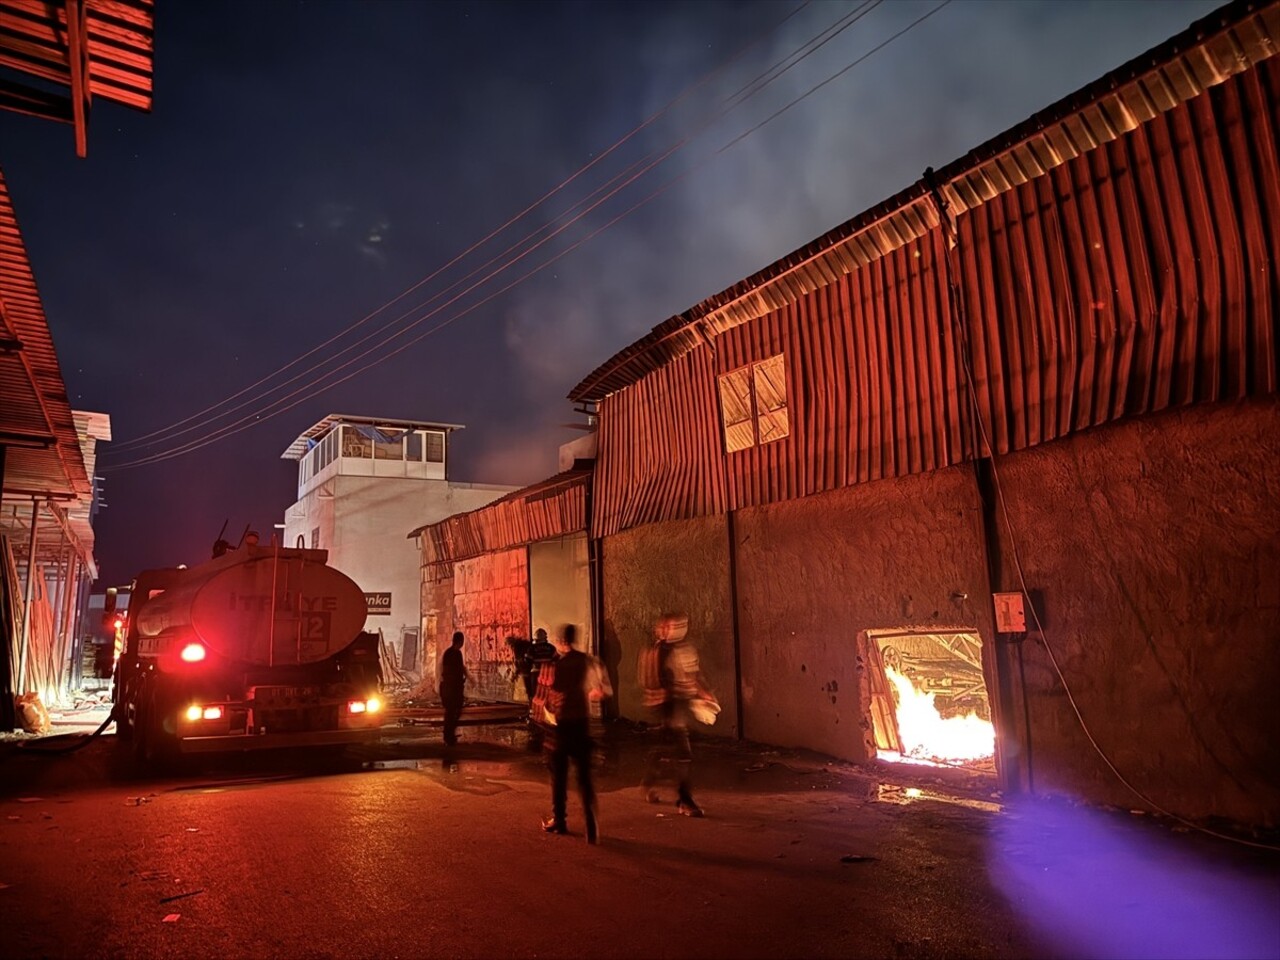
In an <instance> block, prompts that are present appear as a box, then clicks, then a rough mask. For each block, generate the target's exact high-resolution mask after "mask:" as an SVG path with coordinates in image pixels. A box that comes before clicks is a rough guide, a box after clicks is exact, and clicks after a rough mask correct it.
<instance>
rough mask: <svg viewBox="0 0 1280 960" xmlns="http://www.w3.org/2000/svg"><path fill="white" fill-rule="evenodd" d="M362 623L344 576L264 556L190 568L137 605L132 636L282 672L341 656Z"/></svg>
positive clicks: (294, 559)
mask: <svg viewBox="0 0 1280 960" xmlns="http://www.w3.org/2000/svg"><path fill="white" fill-rule="evenodd" d="M307 553H311V551H307ZM228 561H230V562H228ZM273 585H274V590H273ZM273 595H274V602H273ZM367 615H368V607H367V606H366V604H365V598H364V592H363V591H362V590H361V589H360V587H359V586H358V585H357V584H356V582H355V581H354V580H352V579H351V578H350V577H348V576H347V575H346V574H344V573H342V572H341V571H339V570H335V569H334V568H333V567H330V566H327V565H326V564H323V563H320V562H317V561H316V560H315V559H311V558H308V557H307V556H305V555H304V554H303V553H302V552H300V551H288V550H282V551H280V552H279V554H278V555H276V554H274V553H273V551H271V550H267V549H263V550H253V551H251V552H250V553H249V554H248V555H246V556H245V557H243V558H234V559H232V557H231V556H228V557H224V558H221V561H212V562H211V563H208V564H204V565H201V566H200V567H194V568H192V569H191V570H189V571H188V572H187V575H186V576H185V577H183V579H182V581H181V582H180V583H177V584H175V585H173V586H172V587H170V588H169V589H167V590H165V591H164V592H163V593H161V594H159V595H157V596H155V597H153V598H151V599H149V600H147V601H146V602H145V603H144V604H143V605H141V609H140V610H139V612H138V616H137V618H136V621H135V628H136V630H137V631H138V633H139V634H141V635H142V636H144V637H156V636H159V635H160V634H161V633H163V632H165V631H174V632H182V633H191V634H193V635H194V636H195V637H197V638H199V639H200V640H201V641H202V642H203V643H204V644H205V645H206V646H207V647H208V648H209V649H210V650H211V651H213V652H214V653H216V654H218V655H220V656H223V657H226V658H228V659H230V660H236V661H242V662H246V663H252V664H276V665H283V664H288V663H311V662H314V661H316V660H323V659H324V658H326V657H329V656H332V655H333V654H335V653H337V652H338V651H340V650H342V649H344V648H345V647H347V646H348V645H349V644H350V643H351V642H352V641H353V640H354V639H355V638H356V637H357V636H358V635H359V633H360V631H361V630H362V629H364V623H365V618H366V616H367Z"/></svg>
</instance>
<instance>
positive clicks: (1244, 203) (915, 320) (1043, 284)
mask: <svg viewBox="0 0 1280 960" xmlns="http://www.w3.org/2000/svg"><path fill="white" fill-rule="evenodd" d="M1215 16H1216V15H1215ZM1222 17H1223V20H1222V23H1221V24H1218V23H1217V22H1216V20H1215V21H1214V22H1213V23H1210V22H1209V21H1206V24H1208V25H1209V26H1210V27H1211V28H1212V30H1211V31H1210V33H1211V35H1210V36H1208V37H1207V38H1206V37H1202V36H1201V35H1200V34H1198V33H1194V34H1193V32H1189V33H1188V34H1187V35H1186V36H1185V37H1182V38H1174V40H1171V41H1169V43H1168V44H1166V45H1164V46H1162V47H1161V48H1158V52H1159V53H1160V56H1159V57H1156V58H1155V61H1154V66H1153V62H1152V61H1151V60H1148V59H1146V58H1139V61H1135V62H1134V63H1133V64H1131V65H1130V66H1128V67H1126V68H1125V69H1124V71H1123V72H1122V75H1120V74H1118V75H1117V77H1118V78H1119V79H1117V81H1116V83H1119V84H1120V85H1119V86H1117V85H1116V84H1115V83H1111V81H1110V80H1108V79H1107V78H1104V81H1106V82H1104V81H1099V82H1098V83H1096V84H1093V85H1091V86H1090V87H1089V88H1086V90H1085V91H1082V95H1081V96H1076V97H1072V98H1069V99H1068V101H1064V102H1063V104H1060V105H1058V106H1056V107H1054V108H1052V109H1051V110H1050V111H1047V112H1045V114H1044V115H1043V116H1041V115H1037V117H1034V118H1032V120H1031V121H1028V122H1027V123H1026V124H1023V125H1021V126H1020V127H1018V128H1015V129H1014V130H1013V131H1011V132H1010V133H1009V134H1008V135H1006V136H1004V137H1001V138H997V140H995V141H991V142H990V143H989V144H988V145H986V146H984V147H983V148H980V150H979V151H978V152H976V153H975V154H973V155H970V157H967V158H964V159H962V160H960V161H957V162H956V163H955V164H952V165H951V166H950V167H948V168H946V169H944V170H943V171H941V173H940V174H939V175H938V176H937V178H936V182H937V183H938V191H939V194H940V195H941V197H943V198H944V200H945V202H946V205H947V208H948V214H949V215H952V216H956V217H957V218H958V219H957V221H956V230H957V232H956V234H955V242H956V246H955V248H954V249H952V250H950V251H949V252H947V251H946V246H945V243H946V241H945V240H944V237H945V236H947V235H948V234H947V233H945V232H944V231H945V230H946V229H947V228H946V227H944V225H943V224H942V223H941V221H940V220H939V218H938V211H937V209H936V207H935V206H934V204H933V199H932V197H931V196H930V193H929V190H928V187H929V184H930V183H932V182H933V181H932V180H929V178H926V181H927V182H926V181H922V182H921V183H920V184H917V185H915V186H914V187H913V188H911V189H910V190H907V191H904V192H903V193H902V194H900V195H899V196H898V197H896V198H894V199H892V200H890V201H888V202H887V203H886V204H884V205H881V207H878V208H876V209H874V210H872V211H868V212H867V213H866V214H864V215H862V216H860V217H858V218H855V220H853V221H850V222H849V223H848V224H846V225H845V226H844V227H841V228H839V229H838V230H837V231H834V232H833V233H831V234H828V235H827V236H826V237H823V238H820V239H819V240H818V241H815V242H814V243H813V244H810V245H809V246H807V247H805V248H803V249H802V250H800V251H797V252H796V253H794V254H792V255H791V256H789V257H787V258H784V259H783V260H782V261H779V262H778V263H777V264H775V265H774V266H773V267H770V268H768V269H767V270H766V271H763V272H762V273H760V274H758V275H756V276H755V277H752V278H748V279H747V280H744V281H743V282H742V283H740V284H737V285H735V286H734V287H733V288H731V289H730V290H728V291H725V292H724V293H722V294H720V295H718V296H717V297H713V298H711V299H710V300H708V301H705V302H704V303H703V304H701V305H699V306H698V307H696V308H694V309H693V310H691V311H688V312H686V313H685V314H683V315H681V316H680V317H674V318H672V319H671V320H669V321H667V322H666V323H664V324H662V325H660V326H659V327H657V328H655V330H654V331H653V333H651V334H650V335H649V336H648V337H646V338H644V339H643V340H641V341H638V342H637V343H636V344H634V345H633V346H632V347H629V348H627V349H626V350H624V351H622V352H621V353H619V354H618V355H617V356H616V357H615V358H614V360H613V361H610V363H608V364H606V365H604V366H603V367H601V368H599V369H598V370H597V371H595V372H594V373H593V374H592V375H591V376H589V377H588V378H587V380H585V381H583V384H581V385H579V388H578V390H577V391H575V396H579V395H580V396H581V397H584V398H594V397H595V396H597V391H604V395H603V396H601V397H600V406H599V412H600V424H601V427H600V431H601V432H600V452H599V464H600V470H599V482H598V485H597V501H596V502H597V504H598V510H597V513H596V516H595V517H593V520H592V522H593V532H594V533H595V534H596V535H597V536H604V535H609V534H612V533H616V532H618V531H620V530H624V529H627V528H628V527H632V526H636V525H638V524H643V523H651V522H655V521H658V520H670V519H677V518H688V517H695V516H701V515H706V514H709V513H716V512H722V511H723V510H727V509H735V508H738V507H743V506H751V505H757V504H764V503H770V502H774V501H777V500H783V499H789V498H793V497H800V496H807V495H810V494H813V493H817V492H820V491H823V490H830V489H834V488H835V487H838V486H842V485H845V484H851V483H861V482H868V481H872V480H877V479H881V478H885V477H892V476H900V475H903V474H908V473H915V472H920V471H925V470H932V469H937V468H939V467H944V466H947V465H950V464H955V463H960V462H962V461H964V460H966V459H970V458H972V457H975V456H982V455H984V454H985V450H984V449H982V447H981V445H980V441H979V432H980V431H979V430H978V427H979V426H982V427H983V428H984V430H985V432H987V433H988V434H989V440H990V444H991V446H992V448H993V449H994V450H995V451H996V452H997V453H1005V452H1008V451H1011V450H1020V449H1024V448H1026V447H1030V446H1033V445H1035V444H1038V443H1043V442H1046V441H1050V440H1054V439H1057V438H1060V437H1064V436H1066V435H1068V434H1070V433H1072V432H1073V431H1076V430H1082V429H1086V428H1088V427H1091V426H1096V425H1099V424H1102V423H1106V422H1109V421H1113V420H1116V419H1118V418H1121V417H1125V416H1131V415H1135V414H1143V413H1149V412H1152V411H1157V410H1162V409H1166V408H1168V407H1171V406H1176V405H1180V404H1187V403H1195V402H1211V401H1216V400H1227V399H1239V398H1242V397H1245V396H1248V395H1250V394H1258V393H1268V392H1274V391H1276V390H1277V385H1278V383H1280V373H1278V370H1277V367H1278V363H1280V359H1278V357H1277V347H1276V333H1277V330H1276V326H1277V320H1278V318H1280V305H1278V303H1277V301H1278V300H1280V279H1278V278H1277V264H1278V263H1280V163H1278V162H1277V157H1278V155H1280V144H1278V143H1277V127H1278V124H1280V121H1278V120H1277V117H1278V116H1280V59H1278V58H1275V57H1273V56H1272V54H1273V53H1274V50H1275V43H1274V39H1273V38H1274V37H1275V36H1277V35H1280V4H1277V3H1269V4H1267V5H1265V7H1263V8H1261V9H1259V10H1256V11H1255V10H1254V9H1253V8H1251V7H1249V6H1248V5H1245V4H1235V5H1233V6H1232V7H1231V9H1230V10H1229V11H1228V12H1227V13H1224V14H1223V15H1222ZM1197 29H1198V28H1197ZM1084 94H1087V96H1084ZM890 220H891V221H892V223H888V222H887V221H890ZM882 221H885V222H882ZM948 226H949V225H948ZM882 228H883V229H882ZM837 264H838V265H839V269H841V270H844V271H845V272H844V273H843V274H842V275H840V276H838V278H837V279H835V280H834V281H833V280H831V276H832V274H833V272H836V268H837ZM949 273H950V283H951V284H954V286H955V287H956V288H957V290H958V296H959V303H960V306H961V311H962V314H961V315H962V317H963V329H962V328H961V324H960V322H958V318H956V317H954V316H952V313H951V311H952V300H951V296H950V290H949V289H948V274H949ZM713 337H714V340H711V339H710V338H713ZM778 352H782V353H784V354H785V355H786V368H787V391H788V405H789V414H790V422H791V433H790V435H789V436H788V437H786V438H784V439H781V440H777V441H774V442H771V443H768V444H765V445H763V446H752V447H747V448H745V449H741V450H738V449H735V450H734V451H733V452H731V453H728V454H726V453H725V452H724V445H723V441H722V438H721V426H720V420H719V402H718V391H717V383H716V377H717V376H722V375H724V374H726V373H728V372H730V371H732V370H735V369H738V368H740V367H742V366H744V365H746V364H749V363H755V362H759V361H761V360H764V359H766V358H767V357H769V356H771V355H774V354H776V353H778ZM650 365H652V366H650ZM969 376H972V379H973V384H974V393H975V394H976V401H977V412H978V413H979V414H980V416H981V424H979V423H978V422H977V421H976V420H975V418H974V410H973V405H972V404H971V403H970V398H969V393H968V383H967V380H968V377H969ZM610 391H612V392H610ZM681 440H683V441H684V444H683V446H681V444H680V442H679V441H681ZM663 451H667V453H666V457H667V459H665V460H662V459H655V458H656V457H661V456H662V455H663ZM691 458H692V459H691Z"/></svg>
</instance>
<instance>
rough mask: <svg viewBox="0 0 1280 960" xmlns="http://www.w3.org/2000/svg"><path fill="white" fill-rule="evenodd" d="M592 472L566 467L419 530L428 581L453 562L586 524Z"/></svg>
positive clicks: (562, 533) (446, 572)
mask: <svg viewBox="0 0 1280 960" xmlns="http://www.w3.org/2000/svg"><path fill="white" fill-rule="evenodd" d="M590 482H591V475H590V473H589V472H586V471H580V470H579V471H566V472H565V473H563V474H559V475H557V476H555V477H552V478H550V479H548V480H545V481H543V482H542V483H539V484H535V485H534V486H532V487H526V488H525V489H524V490H517V491H516V492H515V493H512V494H508V495H507V496H505V497H503V498H502V499H501V500H497V501H495V502H493V503H490V504H488V505H486V506H483V507H480V508H479V509H477V510H472V511H470V512H469V513H460V514H457V515H455V516H452V517H448V518H446V519H444V520H441V521H440V522H439V523H434V524H431V525H430V526H427V527H423V528H422V529H421V530H418V531H415V532H416V533H418V534H419V535H420V536H421V538H422V565H423V567H424V569H425V570H426V571H427V572H426V574H425V576H426V578H427V579H428V581H429V582H436V581H438V580H441V579H447V577H448V576H449V575H450V566H449V565H450V564H452V563H454V562H457V561H459V560H465V559H469V558H471V557H478V556H481V555H482V554H486V553H495V552H497V551H500V550H507V549H510V548H512V547H518V546H524V545H525V544H529V543H536V542H537V541H539V540H548V539H550V538H552V537H561V536H565V535H567V534H571V533H578V532H580V531H583V530H586V529H587V494H588V487H589V484H590Z"/></svg>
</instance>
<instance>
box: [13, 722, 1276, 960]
mask: <svg viewBox="0 0 1280 960" xmlns="http://www.w3.org/2000/svg"><path fill="white" fill-rule="evenodd" d="M463 736H464V740H463V744H462V746H461V747H460V748H459V750H458V752H457V753H456V754H455V755H453V756H450V755H448V754H446V753H445V751H444V749H443V747H442V746H441V745H440V744H439V742H438V740H439V737H438V732H436V731H434V730H431V729H426V730H422V729H412V730H406V731H403V732H394V733H393V736H392V738H391V739H390V740H389V741H388V742H387V743H385V744H383V745H382V746H381V747H378V748H371V749H368V750H365V751H364V752H363V753H361V754H360V755H358V756H350V755H349V756H348V758H346V759H343V760H340V761H337V762H334V761H327V762H319V763H316V762H306V761H299V760H297V759H296V758H294V759H289V758H283V759H282V758H280V757H250V758H247V759H234V760H222V761H214V762H210V761H203V763H204V765H203V766H200V767H196V768H192V769H188V770H185V771H183V772H181V773H180V775H177V776H169V777H164V778H157V777H154V776H151V775H148V774H145V773H139V772H138V771H136V770H134V769H133V768H132V767H131V765H130V764H128V763H127V762H126V761H125V759H124V758H123V757H122V756H121V755H120V752H119V751H117V750H115V749H114V745H113V743H112V740H113V738H112V737H110V736H105V737H102V738H100V739H99V740H98V741H96V742H94V743H93V744H91V745H90V746H89V747H88V748H86V749H84V750H82V751H79V752H77V753H74V754H71V755H69V756H64V757H56V758H55V757H44V756H34V755H33V754H32V753H31V752H30V751H28V752H19V751H17V750H14V749H12V748H11V747H9V748H7V749H5V750H3V751H0V812H2V813H3V815H4V820H3V821H0V955H3V956H5V957H11V958H25V957H75V958H92V957H184V958H185V957H190V958H200V957H217V958H221V960H226V958H237V957H246V958H248V957H253V958H276V957H281V958H303V957H344V958H349V957H437V956H438V957H696V958H702V960H705V958H711V957H893V958H899V957H902V958H942V957H1010V958H1012V957H1059V956H1061V957H1101V956H1133V957H1162V956H1185V957H1208V956H1223V957H1276V956H1280V907H1277V905H1278V904H1280V858H1278V857H1277V856H1275V855H1272V854H1267V853H1265V852H1262V851H1257V850H1253V849H1250V848H1245V847H1240V846H1234V845H1229V844H1226V843H1223V842H1220V841H1216V840H1212V839H1209V838H1203V837H1200V836H1198V835H1195V834H1180V833H1175V832H1173V831H1172V830H1170V829H1169V828H1168V827H1167V826H1165V825H1161V824H1157V823H1153V822H1151V821H1150V820H1149V819H1147V818H1134V817H1129V816H1127V815H1117V814H1115V813H1105V812H1101V811H1096V810H1090V809H1088V808H1083V807H1075V806H1073V805H1071V804H1064V803H1055V804H1035V805H1019V806H1016V807H1010V806H1007V805H1004V804H1002V803H1001V802H1000V799H999V798H998V797H993V796H992V794H991V784H990V783H989V782H987V781H985V780H983V779H982V778H974V777H965V776H953V777H949V778H947V777H941V776H939V775H935V774H933V773H926V772H923V771H913V770H904V769H902V768H895V769H887V768H883V767H869V768H868V767H855V766H852V765H848V764H841V763H836V762H828V761H826V760H824V759H823V758H821V757H814V756H812V755H805V754H800V753H794V752H787V751H771V750H767V749H764V748H759V747H753V746H750V745H739V744H727V743H711V742H702V743H700V744H699V745H698V755H699V768H698V780H699V790H698V797H699V801H700V802H701V803H703V805H704V806H705V807H706V809H707V817H706V818H705V819H702V820H693V819H689V818H685V817H680V816H677V815H676V813H675V808H674V805H672V804H671V803H668V804H664V805H662V806H653V805H649V804H646V803H644V802H643V800H642V798H641V796H640V794H639V791H638V790H637V782H638V779H639V771H640V764H641V763H642V758H643V752H644V748H645V747H646V746H647V742H646V741H645V739H644V737H643V735H638V734H635V733H634V732H630V731H620V732H619V733H618V735H617V736H618V740H617V742H615V743H613V744H612V745H611V746H610V747H609V749H608V750H607V751H606V759H605V760H604V763H603V766H602V767H601V769H600V770H599V771H598V776H597V780H598V783H599V786H600V789H601V799H600V804H601V817H602V825H603V840H602V843H601V844H600V845H599V846H596V847H593V846H589V845H588V844H587V843H586V842H585V839H584V837H583V835H582V831H581V823H582V820H581V816H580V815H579V812H578V809H577V807H576V798H575V797H573V796H571V801H570V826H571V829H573V830H574V832H573V834H571V835H570V836H567V837H560V836H550V835H546V834H544V833H542V832H541V830H540V829H539V819H540V817H541V816H542V815H543V814H545V813H546V811H547V808H548V797H549V788H548V783H547V778H546V773H545V770H544V768H543V766H542V765H541V763H540V760H539V758H538V756H537V755H536V754H534V753H531V752H530V751H529V750H528V748H527V746H526V744H525V741H524V734H523V732H522V731H521V730H520V729H519V728H518V727H516V726H502V725H496V726H487V727H470V728H464V731H463ZM673 799H674V797H673V795H672V794H670V793H669V792H668V800H673Z"/></svg>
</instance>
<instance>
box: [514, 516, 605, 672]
mask: <svg viewBox="0 0 1280 960" xmlns="http://www.w3.org/2000/svg"><path fill="white" fill-rule="evenodd" d="M529 599H530V610H531V613H532V617H531V619H532V621H533V628H534V629H535V630H536V629H537V628H538V627H542V628H543V629H544V630H546V631H547V636H548V637H552V638H554V637H555V635H556V631H558V630H559V629H560V628H561V627H562V626H563V625H564V624H566V623H572V624H574V625H576V626H577V628H578V642H577V645H578V649H579V650H582V651H584V652H587V653H595V652H596V641H595V636H594V634H593V633H592V630H591V579H590V571H589V569H588V566H587V536H586V534H585V533H579V534H574V535H573V536H569V537H557V538H556V539H554V540H543V541H541V542H539V543H531V544H529Z"/></svg>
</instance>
